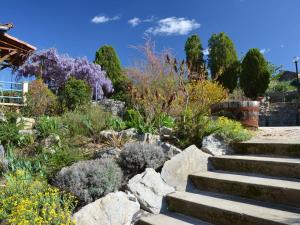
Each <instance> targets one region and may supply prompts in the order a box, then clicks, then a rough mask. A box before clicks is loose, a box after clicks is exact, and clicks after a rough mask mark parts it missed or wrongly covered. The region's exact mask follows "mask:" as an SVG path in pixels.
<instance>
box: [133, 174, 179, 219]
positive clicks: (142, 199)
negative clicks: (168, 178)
mask: <svg viewBox="0 0 300 225" xmlns="http://www.w3.org/2000/svg"><path fill="white" fill-rule="evenodd" d="M127 188H128V189H129V191H131V192H132V193H133V194H134V195H135V197H136V198H137V199H138V201H139V203H140V204H141V208H142V209H144V210H146V211H148V212H151V213H154V214H158V213H160V212H162V211H165V209H166V205H167V204H166V202H165V200H164V196H165V195H167V194H169V193H171V192H173V191H175V189H174V188H173V187H171V186H169V185H168V184H166V183H165V182H164V181H163V179H162V178H161V176H160V174H159V173H157V172H155V170H154V169H152V168H148V169H146V171H145V172H144V173H141V174H138V175H136V176H134V177H133V178H131V179H130V180H129V182H128V185H127Z"/></svg>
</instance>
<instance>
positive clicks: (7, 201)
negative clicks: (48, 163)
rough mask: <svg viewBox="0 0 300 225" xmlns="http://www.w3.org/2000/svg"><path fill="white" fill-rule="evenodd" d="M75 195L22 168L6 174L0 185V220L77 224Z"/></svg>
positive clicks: (57, 224)
mask: <svg viewBox="0 0 300 225" xmlns="http://www.w3.org/2000/svg"><path fill="white" fill-rule="evenodd" d="M74 206H75V199H74V197H72V196H71V195H70V194H65V193H61V192H60V191H59V190H58V189H57V188H53V187H51V186H49V185H48V184H47V183H46V182H45V181H42V180H40V179H33V178H32V177H31V176H30V174H28V173H26V172H25V171H23V170H17V171H16V172H15V173H11V174H8V175H6V179H5V184H4V185H1V186H0V221H1V220H7V222H8V223H9V224H12V225H18V224H53V225H60V224H66V225H71V224H74V223H73V222H72V221H71V215H72V211H73V209H74Z"/></svg>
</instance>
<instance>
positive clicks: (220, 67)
mask: <svg viewBox="0 0 300 225" xmlns="http://www.w3.org/2000/svg"><path fill="white" fill-rule="evenodd" d="M208 47H209V50H210V51H209V56H208V67H209V68H210V72H211V76H212V78H213V79H217V78H218V77H219V76H222V75H223V73H224V72H225V70H226V69H227V67H229V66H230V65H231V64H232V63H234V62H236V61H237V60H238V55H237V53H236V50H235V47H234V44H233V42H232V41H231V39H230V38H229V37H228V36H227V35H226V34H225V33H224V32H222V33H219V34H213V35H212V36H211V38H210V39H209V40H208ZM234 76H236V75H234Z"/></svg>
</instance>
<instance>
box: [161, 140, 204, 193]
mask: <svg viewBox="0 0 300 225" xmlns="http://www.w3.org/2000/svg"><path fill="white" fill-rule="evenodd" d="M209 156H210V155H209V154H206V153H204V152H202V151H201V150H200V149H198V148H197V147H196V146H195V145H192V146H190V147H188V148H186V149H185V150H183V151H182V152H181V153H180V154H178V155H176V156H174V157H173V158H172V159H170V160H168V161H167V162H166V163H165V165H164V166H163V168H162V171H161V177H162V178H163V179H164V181H165V182H166V183H167V184H168V185H170V186H172V187H174V188H175V189H176V190H178V191H185V190H186V189H187V188H188V175H189V174H191V173H195V172H201V171H207V170H208V168H209V162H208V157H209Z"/></svg>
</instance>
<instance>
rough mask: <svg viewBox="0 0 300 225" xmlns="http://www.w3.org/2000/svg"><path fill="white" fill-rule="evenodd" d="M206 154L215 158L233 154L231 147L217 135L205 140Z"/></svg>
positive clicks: (203, 142) (203, 147)
mask: <svg viewBox="0 0 300 225" xmlns="http://www.w3.org/2000/svg"><path fill="white" fill-rule="evenodd" d="M201 149H202V150H203V151H204V152H206V153H208V154H211V155H213V156H220V155H227V154H232V153H233V150H232V148H230V146H229V145H228V144H227V143H226V142H225V141H224V140H223V139H222V138H221V137H220V136H218V135H217V134H211V135H209V136H206V137H204V138H203V141H202V148H201Z"/></svg>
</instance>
